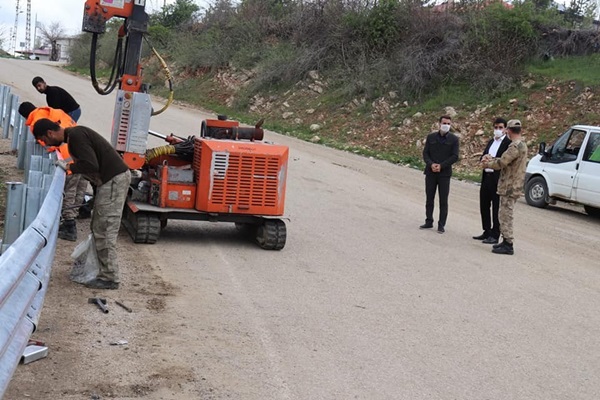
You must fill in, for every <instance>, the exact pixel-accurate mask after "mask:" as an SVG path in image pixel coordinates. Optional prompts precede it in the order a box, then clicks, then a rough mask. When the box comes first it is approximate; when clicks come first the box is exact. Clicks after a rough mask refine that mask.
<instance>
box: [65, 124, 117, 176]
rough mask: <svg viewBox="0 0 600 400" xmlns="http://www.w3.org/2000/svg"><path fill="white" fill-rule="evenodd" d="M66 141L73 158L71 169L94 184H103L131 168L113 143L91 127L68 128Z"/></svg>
mask: <svg viewBox="0 0 600 400" xmlns="http://www.w3.org/2000/svg"><path fill="white" fill-rule="evenodd" d="M65 142H67V143H68V145H69V153H71V157H72V158H73V164H71V171H72V172H73V173H74V174H82V175H84V176H85V177H86V179H88V180H89V181H90V182H91V183H92V184H93V185H96V186H100V185H103V184H105V183H106V182H108V181H110V180H111V179H112V178H114V177H115V176H117V175H119V174H121V173H123V172H125V171H127V170H128V169H129V168H128V167H127V164H125V162H124V161H123V159H122V158H121V156H120V155H119V153H117V151H116V150H115V149H114V148H113V147H112V146H111V144H110V143H109V142H108V141H107V140H106V139H104V138H103V137H102V136H100V134H99V133H98V132H96V131H94V130H92V129H90V128H87V127H85V126H81V125H79V126H75V127H73V128H66V129H65Z"/></svg>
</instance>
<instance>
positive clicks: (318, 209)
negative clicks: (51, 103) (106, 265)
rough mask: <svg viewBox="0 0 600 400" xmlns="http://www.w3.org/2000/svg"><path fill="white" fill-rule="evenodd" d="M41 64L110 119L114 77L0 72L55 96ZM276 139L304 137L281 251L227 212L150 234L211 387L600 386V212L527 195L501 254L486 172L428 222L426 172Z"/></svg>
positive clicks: (180, 127)
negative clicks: (231, 221)
mask: <svg viewBox="0 0 600 400" xmlns="http://www.w3.org/2000/svg"><path fill="white" fill-rule="evenodd" d="M35 75H41V76H42V77H44V78H45V79H46V81H47V83H48V84H50V85H58V86H62V87H64V88H66V89H67V90H68V91H69V92H71V93H72V94H73V95H74V96H75V98H76V99H77V100H78V101H79V102H80V104H81V105H82V110H83V113H82V117H81V119H80V120H79V123H80V124H81V125H86V126H90V127H92V128H94V129H96V130H98V131H99V132H102V133H104V134H106V136H107V137H108V136H109V129H110V126H111V119H112V113H113V106H114V95H111V96H100V95H98V94H96V93H95V91H94V90H93V88H92V86H91V83H90V81H89V79H85V78H81V77H76V76H73V75H71V74H68V73H65V72H62V71H60V70H58V69H56V68H54V67H51V66H48V65H45V64H42V63H39V62H31V61H14V60H13V61H11V60H0V83H2V84H6V85H10V86H12V87H13V91H14V92H16V93H18V94H19V95H20V96H21V99H22V100H29V101H32V102H33V103H34V104H36V105H45V104H44V103H45V99H44V97H43V96H42V95H40V94H38V93H37V92H36V91H35V89H34V88H33V86H32V85H31V79H32V77H33V76H35ZM207 116H209V114H206V113H202V112H200V111H198V110H195V109H192V108H187V107H181V106H172V107H171V108H170V109H169V110H167V111H166V112H165V113H163V114H162V115H160V116H158V117H156V118H155V119H153V120H152V124H151V129H152V130H155V131H158V132H161V133H165V134H168V133H171V132H173V133H175V134H178V135H180V136H187V135H191V134H197V133H198V131H199V127H200V123H201V121H202V119H203V118H206V117H207ZM267 126H268V121H267ZM525 128H526V127H525ZM525 131H526V129H525ZM267 139H268V140H272V141H274V142H277V143H282V144H286V145H288V146H289V147H290V162H289V173H288V185H287V196H286V215H287V216H288V217H289V221H288V223H287V226H288V241H287V245H286V247H285V248H284V249H283V250H282V251H279V252H273V251H271V252H270V251H264V250H261V249H259V248H258V247H255V246H253V245H251V244H247V243H244V242H241V241H240V240H239V238H237V237H235V235H234V234H233V233H234V230H233V228H232V227H231V226H230V225H228V224H210V223H203V222H181V221H173V222H169V225H168V227H167V228H166V229H165V230H164V231H163V233H162V235H161V238H160V239H159V242H158V243H156V244H155V245H152V246H133V247H135V249H136V251H139V252H140V257H141V256H142V255H143V257H145V258H148V259H151V260H152V262H153V263H154V264H155V265H157V266H160V268H159V269H160V275H161V279H163V280H164V281H165V282H168V283H169V284H170V285H172V286H173V287H175V288H177V294H176V295H175V296H172V297H170V298H168V299H167V303H168V304H167V307H168V309H169V310H171V313H172V314H173V317H172V318H175V317H177V318H181V319H185V321H186V323H182V324H181V326H178V327H177V330H176V334H173V335H172V336H170V337H165V338H164V341H165V342H166V343H169V348H170V351H172V352H173V354H176V355H181V357H186V362H187V363H195V362H197V363H202V365H203V370H202V373H201V374H202V376H203V378H202V379H208V380H210V381H211V382H212V383H213V385H214V386H215V387H217V388H221V389H222V391H221V395H219V394H218V393H213V394H212V395H211V396H213V397H206V398H234V399H257V400H258V399H344V400H345V399H366V400H376V399H409V400H414V399H444V400H446V399H477V400H480V399H503V400H504V399H540V400H541V399H543V400H548V399H590V400H591V399H598V398H600V380H599V379H598V372H599V371H600V355H599V354H600V353H599V351H598V348H599V347H600V316H599V313H598V310H599V309H600V262H599V259H600V257H599V256H600V254H599V250H598V249H599V248H600V238H599V235H598V232H599V228H600V221H598V220H594V219H592V218H590V217H588V216H587V215H585V214H584V213H583V212H582V211H580V210H579V208H575V207H563V206H559V207H551V208H549V209H545V210H541V209H535V208H532V207H529V206H527V205H526V204H525V202H524V201H523V200H520V201H519V202H518V203H517V205H516V215H515V255H513V256H504V255H495V254H492V253H491V247H490V246H487V245H483V244H481V243H479V242H477V241H475V240H473V239H471V236H472V235H476V234H479V233H481V227H480V218H479V211H478V210H479V206H478V189H479V188H478V186H477V185H475V184H473V183H467V182H460V181H452V183H451V191H450V214H449V218H448V222H447V225H446V233H445V234H443V235H440V234H437V233H436V232H435V230H425V231H423V230H419V229H418V226H419V225H420V224H422V223H423V221H424V202H425V195H424V176H423V174H422V172H420V171H416V170H413V169H409V168H404V167H399V166H395V165H391V164H389V163H386V162H381V161H376V160H371V159H367V158H363V157H359V156H356V155H354V154H349V153H344V152H340V151H336V150H332V149H328V148H324V147H322V146H318V145H313V144H310V143H306V142H302V141H298V140H295V139H293V138H289V137H286V136H281V135H278V134H275V133H272V132H268V134H267ZM161 144H163V143H162V142H161V141H159V140H158V139H156V140H154V139H152V141H151V145H152V146H154V145H161ZM436 214H437V209H436ZM121 290H127V287H124V288H122V289H121ZM42 318H44V315H43V314H42ZM149 329H150V328H149ZM191 348H193V349H194V352H193V354H191V355H190V352H191ZM197 374H198V375H196V376H194V375H193V373H192V376H191V377H190V380H191V381H194V380H195V379H199V378H198V376H199V374H200V372H197ZM174 390H175V389H174ZM171 395H172V396H173V398H178V397H177V396H176V395H173V394H171ZM153 398H159V397H153ZM160 398H162V397H160ZM165 398H171V397H167V396H165ZM180 398H183V397H180Z"/></svg>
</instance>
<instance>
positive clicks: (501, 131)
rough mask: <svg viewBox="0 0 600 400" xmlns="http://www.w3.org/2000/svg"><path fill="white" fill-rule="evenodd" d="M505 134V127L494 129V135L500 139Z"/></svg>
mask: <svg viewBox="0 0 600 400" xmlns="http://www.w3.org/2000/svg"><path fill="white" fill-rule="evenodd" d="M502 135H504V129H494V137H495V138H496V139H500V138H501V137H502Z"/></svg>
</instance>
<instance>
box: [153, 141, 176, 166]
mask: <svg viewBox="0 0 600 400" xmlns="http://www.w3.org/2000/svg"><path fill="white" fill-rule="evenodd" d="M168 154H175V146H173V145H170V144H169V145H166V146H160V147H155V148H153V149H148V150H146V162H148V161H150V160H152V159H153V158H156V157H160V156H166V155H168Z"/></svg>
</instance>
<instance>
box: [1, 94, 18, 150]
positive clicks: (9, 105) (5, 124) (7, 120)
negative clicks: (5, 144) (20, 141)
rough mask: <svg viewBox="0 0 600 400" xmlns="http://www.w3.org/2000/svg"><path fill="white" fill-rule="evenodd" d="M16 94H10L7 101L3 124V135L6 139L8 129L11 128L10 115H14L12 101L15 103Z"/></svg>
mask: <svg viewBox="0 0 600 400" xmlns="http://www.w3.org/2000/svg"><path fill="white" fill-rule="evenodd" d="M14 96H15V95H14V94H12V93H11V94H9V95H8V99H7V101H6V103H5V114H4V121H3V124H2V137H3V138H4V139H6V138H7V137H8V130H9V129H10V117H11V115H12V103H13V97H14Z"/></svg>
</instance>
